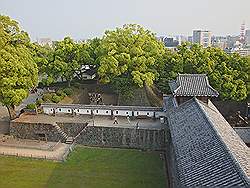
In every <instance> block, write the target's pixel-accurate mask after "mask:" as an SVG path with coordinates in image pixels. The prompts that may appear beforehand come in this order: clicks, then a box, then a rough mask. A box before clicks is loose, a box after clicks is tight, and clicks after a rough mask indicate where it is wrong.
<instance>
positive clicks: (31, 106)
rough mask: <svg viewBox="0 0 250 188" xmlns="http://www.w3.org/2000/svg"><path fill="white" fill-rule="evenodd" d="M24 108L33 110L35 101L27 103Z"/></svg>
mask: <svg viewBox="0 0 250 188" xmlns="http://www.w3.org/2000/svg"><path fill="white" fill-rule="evenodd" d="M26 108H27V109H29V110H34V109H36V104H35V103H31V104H27V106H26Z"/></svg>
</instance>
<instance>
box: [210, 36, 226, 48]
mask: <svg viewBox="0 0 250 188" xmlns="http://www.w3.org/2000/svg"><path fill="white" fill-rule="evenodd" d="M211 43H212V46H213V47H217V48H221V49H223V50H224V49H226V48H227V37H224V36H213V37H212V39H211Z"/></svg>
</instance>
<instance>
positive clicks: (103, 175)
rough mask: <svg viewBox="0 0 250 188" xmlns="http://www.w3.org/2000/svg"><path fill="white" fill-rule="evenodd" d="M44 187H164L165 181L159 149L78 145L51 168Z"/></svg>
mask: <svg viewBox="0 0 250 188" xmlns="http://www.w3.org/2000/svg"><path fill="white" fill-rule="evenodd" d="M46 187H48V188H50V187H51V188H52V187H53V188H59V187H60V188H64V187H67V188H68V187H74V188H78V187H84V188H99V187H101V188H123V187H124V188H127V187H129V188H133V187H135V188H140V187H141V188H151V187H152V188H163V187H164V188H165V187H166V182H165V177H164V169H163V162H162V161H161V160H160V158H159V153H156V152H147V153H146V152H140V151H136V150H126V149H100V148H79V147H78V148H76V150H75V151H74V152H73V153H72V154H71V155H70V156H69V159H68V161H67V162H65V163H61V164H59V165H58V166H57V167H56V168H55V169H54V170H53V172H52V174H51V176H50V178H49V179H48V182H47V185H46Z"/></svg>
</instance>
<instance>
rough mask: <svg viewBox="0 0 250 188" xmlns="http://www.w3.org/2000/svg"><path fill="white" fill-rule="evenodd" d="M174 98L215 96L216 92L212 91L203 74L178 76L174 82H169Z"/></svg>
mask: <svg viewBox="0 0 250 188" xmlns="http://www.w3.org/2000/svg"><path fill="white" fill-rule="evenodd" d="M169 86H170V89H171V91H172V93H173V95H174V96H215V97H217V96H218V95H219V94H218V92H217V91H216V90H215V89H213V88H212V87H211V86H210V85H209V83H208V78H207V76H206V75H205V74H179V75H178V77H177V78H176V80H174V81H170V82H169Z"/></svg>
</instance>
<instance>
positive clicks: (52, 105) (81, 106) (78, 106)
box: [41, 103, 163, 112]
mask: <svg viewBox="0 0 250 188" xmlns="http://www.w3.org/2000/svg"><path fill="white" fill-rule="evenodd" d="M41 107H42V108H76V109H107V110H141V111H147V110H149V111H159V112H161V111H163V108H162V107H152V106H113V105H87V104H86V105H85V104H55V103H43V104H42V105H41Z"/></svg>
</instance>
